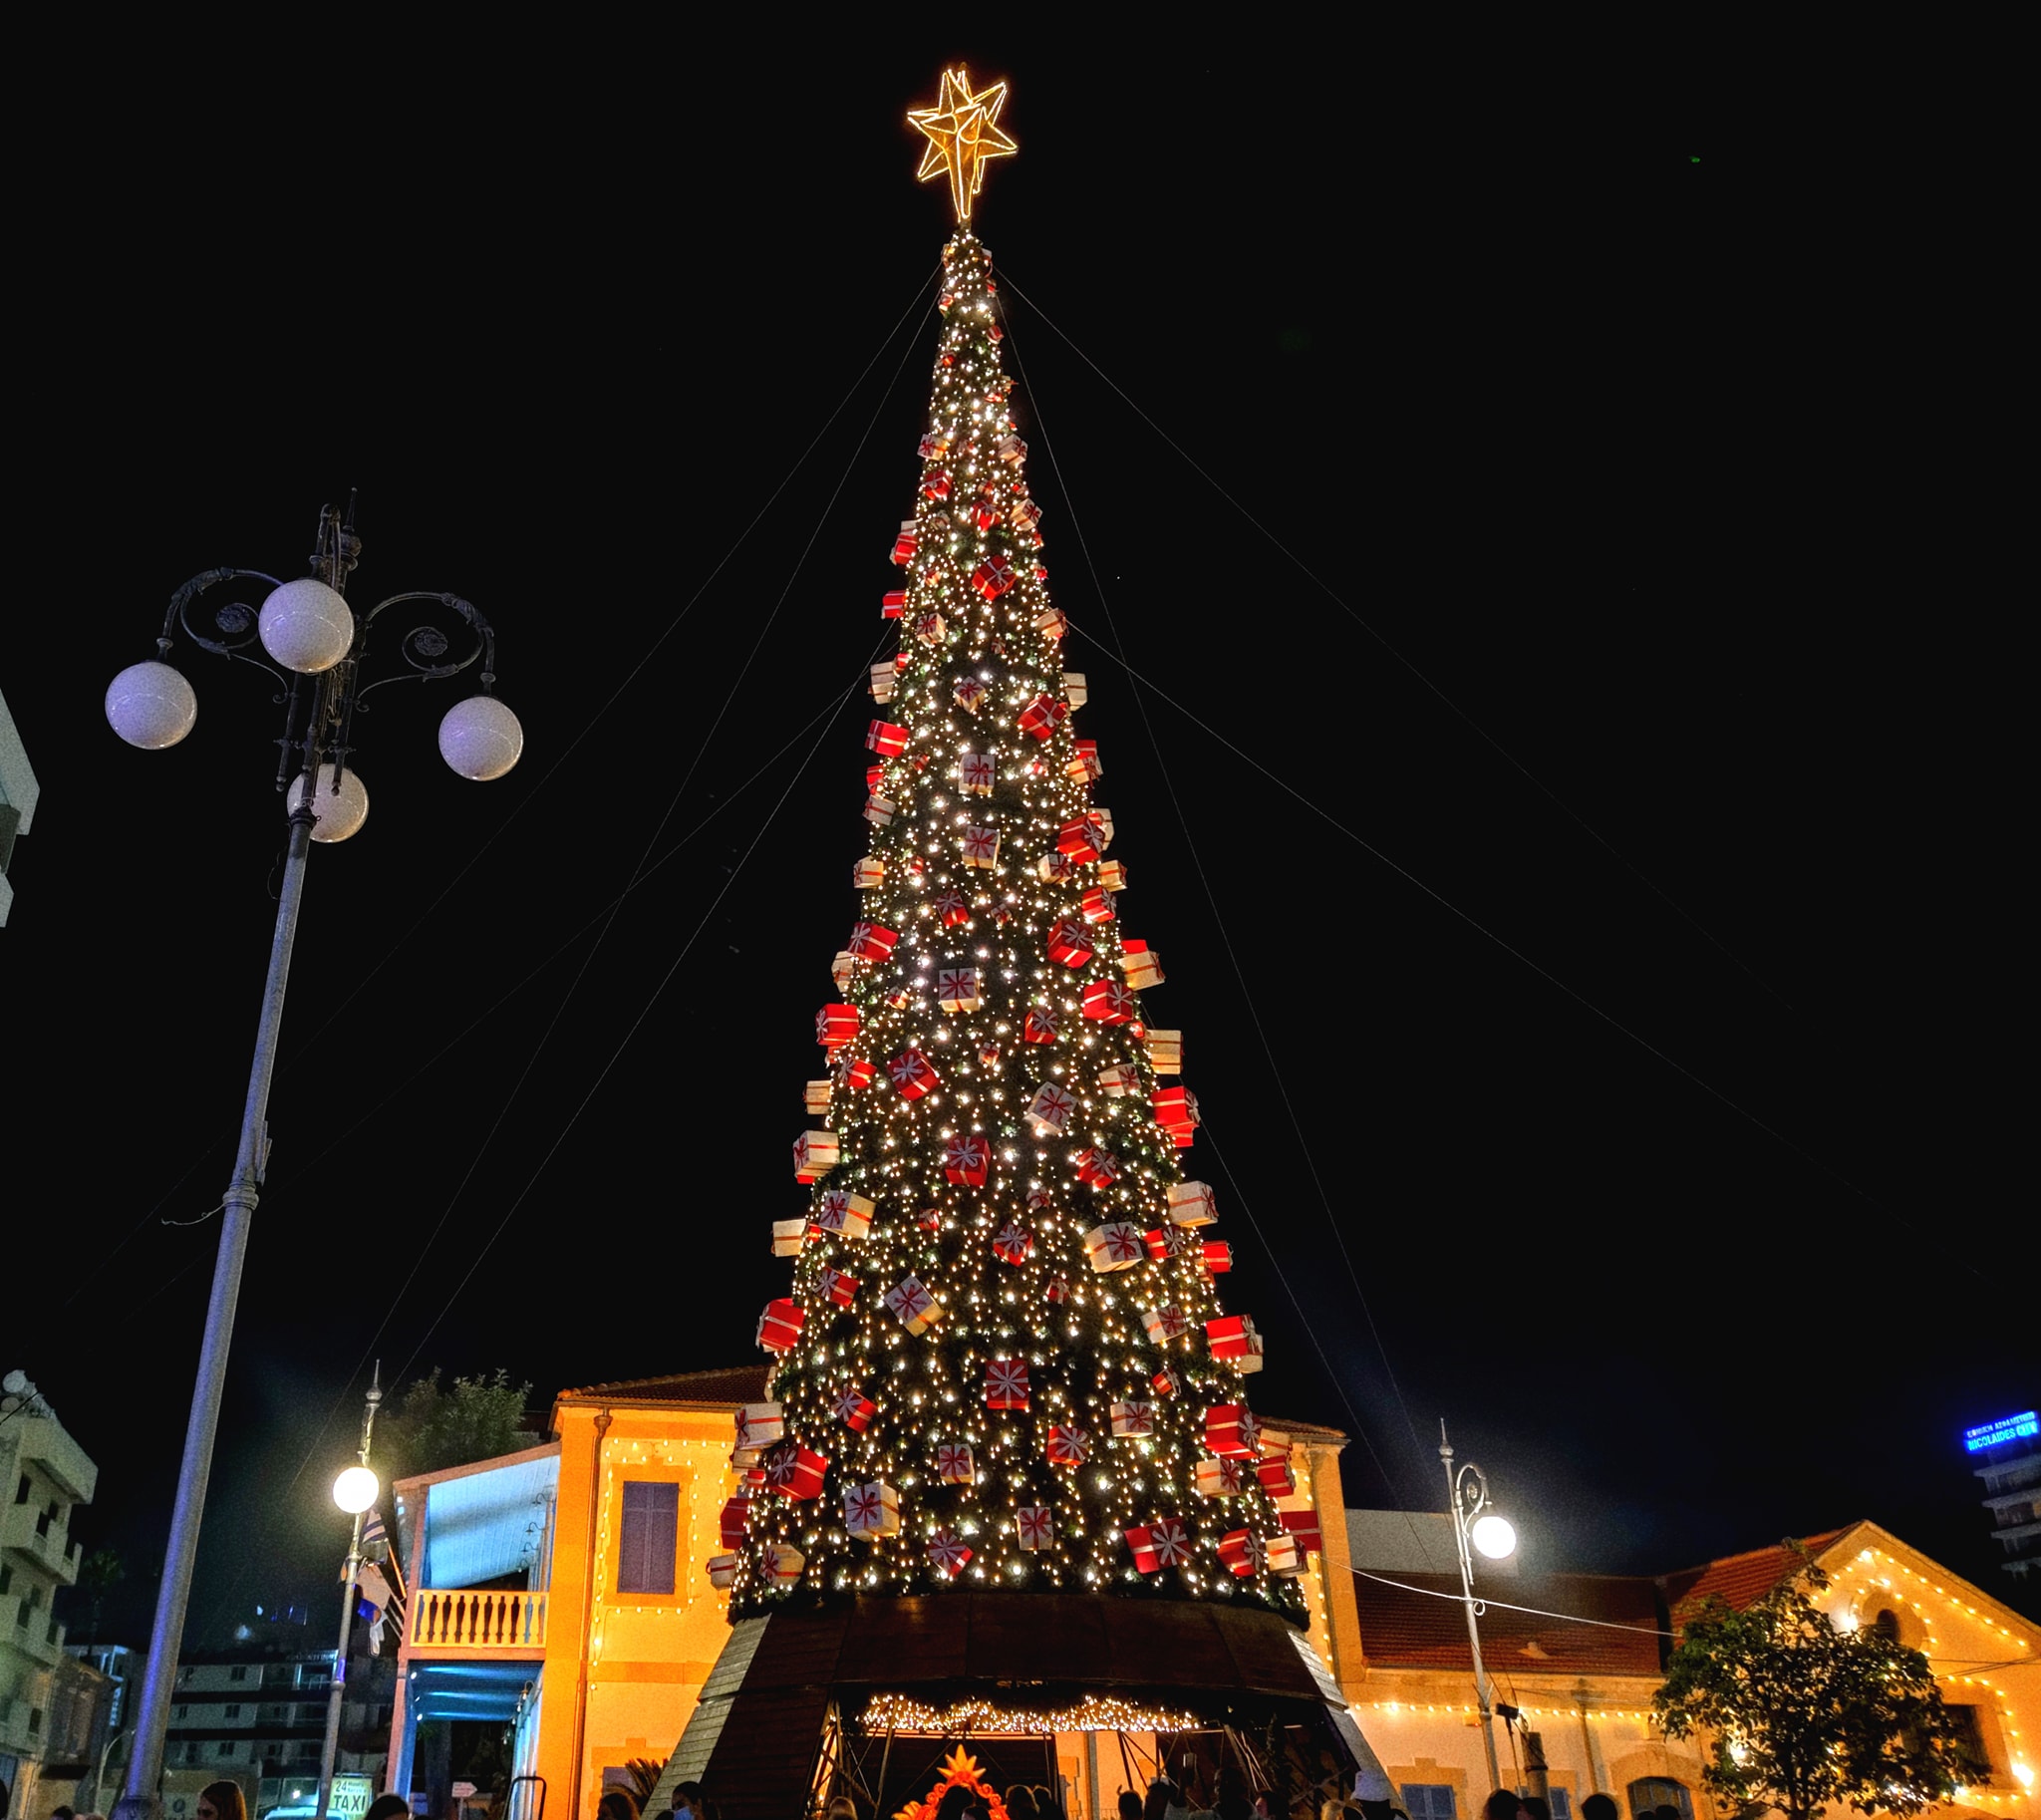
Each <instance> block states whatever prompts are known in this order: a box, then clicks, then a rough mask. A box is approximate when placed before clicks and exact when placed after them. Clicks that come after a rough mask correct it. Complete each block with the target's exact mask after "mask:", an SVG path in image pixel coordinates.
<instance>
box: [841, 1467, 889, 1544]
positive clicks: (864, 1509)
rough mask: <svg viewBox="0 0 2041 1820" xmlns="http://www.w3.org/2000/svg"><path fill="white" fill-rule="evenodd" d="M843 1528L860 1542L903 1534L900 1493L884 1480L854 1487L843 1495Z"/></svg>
mask: <svg viewBox="0 0 2041 1820" xmlns="http://www.w3.org/2000/svg"><path fill="white" fill-rule="evenodd" d="M843 1527H844V1529H845V1530H847V1531H848V1532H849V1533H850V1534H851V1535H852V1536H854V1537H856V1538H857V1540H858V1541H860V1542H876V1541H877V1540H878V1539H879V1538H880V1537H881V1536H897V1535H898V1534H899V1533H900V1493H899V1492H898V1491H897V1490H896V1489H895V1488H894V1487H893V1486H891V1485H889V1484H887V1483H886V1481H885V1480H884V1479H874V1480H872V1481H871V1483H870V1484H867V1485H852V1486H851V1487H849V1489H847V1490H846V1491H845V1492H844V1494H843Z"/></svg>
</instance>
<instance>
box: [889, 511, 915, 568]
mask: <svg viewBox="0 0 2041 1820" xmlns="http://www.w3.org/2000/svg"><path fill="white" fill-rule="evenodd" d="M920 543H921V534H920V533H919V532H918V531H917V530H916V529H915V528H914V520H913V519H912V518H903V519H901V520H900V534H899V536H897V537H895V538H894V539H893V560H894V561H895V562H897V563H898V564H899V565H900V566H901V567H902V568H903V569H904V568H905V567H906V566H907V565H908V564H909V563H910V562H912V561H913V560H914V552H915V550H916V549H917V548H918V547H919V546H920Z"/></svg>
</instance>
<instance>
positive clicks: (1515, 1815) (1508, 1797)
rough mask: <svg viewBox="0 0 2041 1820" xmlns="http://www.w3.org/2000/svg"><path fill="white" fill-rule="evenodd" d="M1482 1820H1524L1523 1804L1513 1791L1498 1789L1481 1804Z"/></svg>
mask: <svg viewBox="0 0 2041 1820" xmlns="http://www.w3.org/2000/svg"><path fill="white" fill-rule="evenodd" d="M1481 1813H1482V1820H1526V1816H1525V1813H1524V1803H1523V1801H1522V1800H1521V1799H1519V1797H1518V1796H1517V1794H1516V1793H1515V1791H1513V1790H1511V1789H1507V1788H1499V1789H1497V1790H1496V1791H1495V1793H1494V1794H1492V1795H1490V1796H1489V1798H1488V1800H1487V1801H1486V1802H1485V1803H1484V1804H1483V1806H1482V1809H1481Z"/></svg>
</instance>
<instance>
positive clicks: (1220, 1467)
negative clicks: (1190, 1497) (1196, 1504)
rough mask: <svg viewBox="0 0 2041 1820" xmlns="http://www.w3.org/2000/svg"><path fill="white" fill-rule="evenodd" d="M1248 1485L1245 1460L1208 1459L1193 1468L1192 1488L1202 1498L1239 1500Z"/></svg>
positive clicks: (1202, 1460) (1200, 1461)
mask: <svg viewBox="0 0 2041 1820" xmlns="http://www.w3.org/2000/svg"><path fill="white" fill-rule="evenodd" d="M1247 1484H1248V1468H1247V1462H1246V1461H1245V1460H1238V1459H1212V1458H1207V1459H1201V1460H1199V1461H1198V1463H1197V1464H1196V1465H1195V1466H1193V1467H1192V1468H1191V1488H1192V1489H1193V1490H1194V1491H1195V1492H1197V1494H1198V1496H1199V1497H1201V1498H1237V1497H1239V1496H1240V1494H1241V1493H1242V1492H1243V1491H1245V1490H1246V1489H1247Z"/></svg>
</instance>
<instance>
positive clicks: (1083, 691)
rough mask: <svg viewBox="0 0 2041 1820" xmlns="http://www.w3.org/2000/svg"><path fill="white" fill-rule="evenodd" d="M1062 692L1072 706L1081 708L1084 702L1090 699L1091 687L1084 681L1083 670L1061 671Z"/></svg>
mask: <svg viewBox="0 0 2041 1820" xmlns="http://www.w3.org/2000/svg"><path fill="white" fill-rule="evenodd" d="M1063 694H1064V695H1065V696H1066V697H1067V698H1068V699H1069V703H1070V706H1071V707H1072V708H1082V707H1083V706H1084V704H1085V703H1086V702H1088V701H1090V700H1091V689H1090V686H1089V685H1088V684H1087V683H1086V682H1085V681H1084V672H1083V671H1081V670H1065V671H1064V672H1063Z"/></svg>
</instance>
